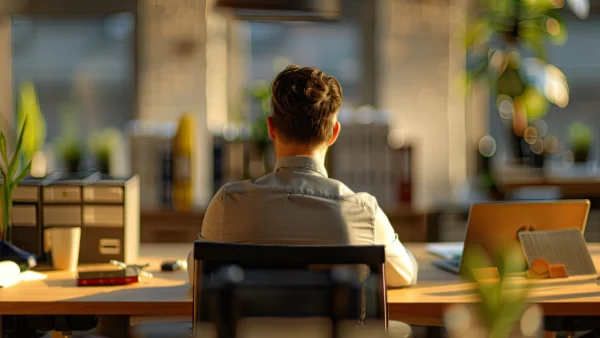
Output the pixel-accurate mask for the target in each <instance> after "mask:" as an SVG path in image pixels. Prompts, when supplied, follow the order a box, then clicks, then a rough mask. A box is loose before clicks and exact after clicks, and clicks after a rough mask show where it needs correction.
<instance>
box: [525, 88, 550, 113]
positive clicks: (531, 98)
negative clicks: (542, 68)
mask: <svg viewBox="0 0 600 338" xmlns="http://www.w3.org/2000/svg"><path fill="white" fill-rule="evenodd" d="M521 98H522V99H523V102H524V103H525V111H526V113H527V119H528V120H529V121H535V120H537V119H540V118H542V117H543V116H544V115H546V112H547V111H548V108H549V105H550V104H549V103H548V100H547V99H546V97H544V95H542V94H541V93H540V92H539V91H538V90H537V89H535V88H531V87H529V88H527V89H526V90H525V93H523V95H522V96H521Z"/></svg>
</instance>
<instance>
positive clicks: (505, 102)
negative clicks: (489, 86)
mask: <svg viewBox="0 0 600 338" xmlns="http://www.w3.org/2000/svg"><path fill="white" fill-rule="evenodd" d="M497 102H498V113H500V117H501V118H502V119H503V120H510V119H512V117H513V113H514V106H513V100H512V99H511V98H510V97H509V96H508V95H498V100H497Z"/></svg>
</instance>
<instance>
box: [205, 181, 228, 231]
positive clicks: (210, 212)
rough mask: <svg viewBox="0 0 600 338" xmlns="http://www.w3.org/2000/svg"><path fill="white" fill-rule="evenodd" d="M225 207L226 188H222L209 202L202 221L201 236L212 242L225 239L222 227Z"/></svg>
mask: <svg viewBox="0 0 600 338" xmlns="http://www.w3.org/2000/svg"><path fill="white" fill-rule="evenodd" d="M224 208H225V204H224V188H221V189H219V191H217V193H216V194H215V196H214V197H213V198H212V200H211V201H210V203H209V204H208V208H206V212H205V213H204V220H203V221H202V232H201V233H200V238H202V239H204V240H207V241H211V242H222V241H223V236H222V233H223V232H222V229H221V226H222V224H223V222H222V221H221V218H222V216H223V212H224Z"/></svg>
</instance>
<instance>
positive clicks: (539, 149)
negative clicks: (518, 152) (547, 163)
mask: <svg viewBox="0 0 600 338" xmlns="http://www.w3.org/2000/svg"><path fill="white" fill-rule="evenodd" d="M530 147H531V151H533V152H534V153H536V154H538V155H541V154H543V153H544V141H543V140H542V139H541V138H538V139H537V140H536V141H535V143H533V144H532V145H531V146H530Z"/></svg>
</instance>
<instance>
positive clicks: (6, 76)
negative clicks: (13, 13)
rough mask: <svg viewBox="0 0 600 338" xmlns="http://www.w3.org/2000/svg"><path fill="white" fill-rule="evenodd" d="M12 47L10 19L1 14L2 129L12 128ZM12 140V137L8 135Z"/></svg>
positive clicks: (0, 116)
mask: <svg viewBox="0 0 600 338" xmlns="http://www.w3.org/2000/svg"><path fill="white" fill-rule="evenodd" d="M11 59H12V48H11V43H10V19H9V18H8V17H3V16H2V15H0V75H1V76H0V130H2V131H3V132H5V133H6V132H7V131H9V130H12V129H11V128H10V126H11V125H12V123H13V122H12V120H13V105H12V96H13V91H12V62H11ZM8 135H10V134H8ZM7 139H9V140H12V137H10V136H7Z"/></svg>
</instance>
